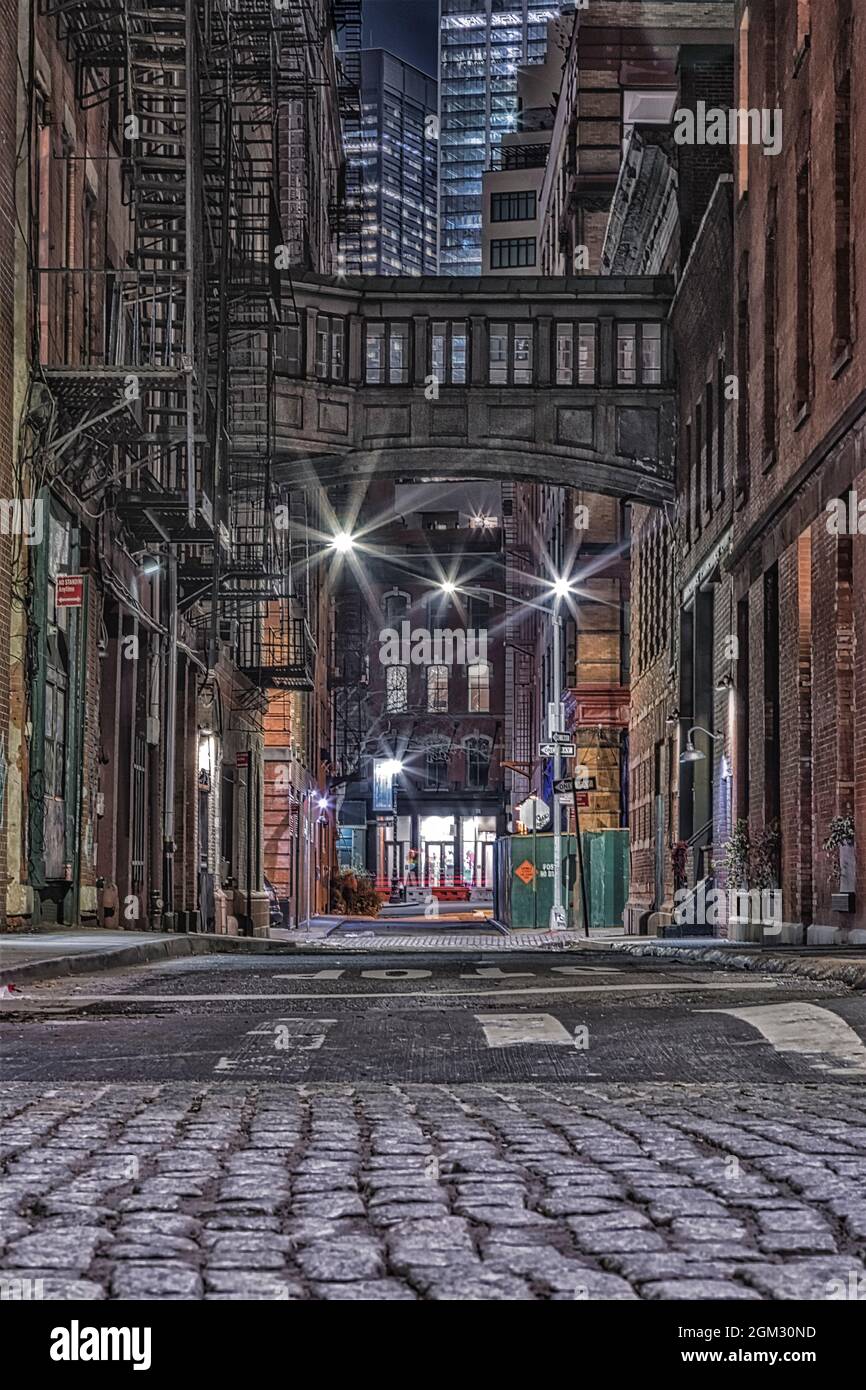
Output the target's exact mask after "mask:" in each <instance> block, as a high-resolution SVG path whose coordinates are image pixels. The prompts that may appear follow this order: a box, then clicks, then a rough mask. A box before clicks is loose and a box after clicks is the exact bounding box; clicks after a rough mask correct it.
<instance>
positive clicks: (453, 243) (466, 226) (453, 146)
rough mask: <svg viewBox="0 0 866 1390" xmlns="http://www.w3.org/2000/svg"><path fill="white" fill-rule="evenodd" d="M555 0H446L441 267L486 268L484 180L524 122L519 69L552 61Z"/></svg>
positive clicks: (455, 270)
mask: <svg viewBox="0 0 866 1390" xmlns="http://www.w3.org/2000/svg"><path fill="white" fill-rule="evenodd" d="M561 8H568V7H567V6H566V7H561V6H560V4H558V3H556V2H555V0H441V5H440V21H439V103H440V104H439V112H440V132H439V139H440V149H439V222H440V234H439V272H440V274H441V275H480V274H481V178H482V175H483V173H484V170H485V169H487V168H489V167H490V166H491V164H492V163H493V162H494V161H495V159H496V156H497V152H498V147H499V143H500V141H501V139H502V136H503V135H504V134H505V133H506V132H507V131H510V130H514V129H515V128H516V125H517V69H518V67H520V66H522V65H523V64H524V63H537V62H538V63H540V62H543V61H544V57H545V53H546V51H547V21H548V20H549V19H556V18H557V17H558V15H559V14H560V12H561Z"/></svg>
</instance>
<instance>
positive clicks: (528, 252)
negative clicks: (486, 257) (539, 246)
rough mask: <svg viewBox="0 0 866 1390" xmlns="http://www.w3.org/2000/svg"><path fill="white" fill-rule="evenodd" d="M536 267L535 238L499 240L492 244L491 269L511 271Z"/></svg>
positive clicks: (520, 237)
mask: <svg viewBox="0 0 866 1390" xmlns="http://www.w3.org/2000/svg"><path fill="white" fill-rule="evenodd" d="M527 265H535V237H534V236H519V237H506V238H497V239H495V240H493V241H491V243H490V269H491V270H511V269H513V268H514V267H516V266H527Z"/></svg>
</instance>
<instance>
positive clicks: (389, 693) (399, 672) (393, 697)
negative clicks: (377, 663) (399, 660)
mask: <svg viewBox="0 0 866 1390" xmlns="http://www.w3.org/2000/svg"><path fill="white" fill-rule="evenodd" d="M385 689H386V699H385V705H386V708H387V710H388V713H389V714H402V713H403V712H404V711H405V710H407V709H408V708H409V667H408V666H389V667H388V668H387V671H386V674H385Z"/></svg>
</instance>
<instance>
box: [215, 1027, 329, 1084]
mask: <svg viewBox="0 0 866 1390" xmlns="http://www.w3.org/2000/svg"><path fill="white" fill-rule="evenodd" d="M336 1022H337V1020H336V1019H335V1018H305V1017H303V1016H300V1017H298V1018H275V1019H269V1020H268V1022H267V1023H260V1024H259V1025H258V1027H257V1028H251V1029H250V1031H249V1032H248V1033H246V1034H245V1035H244V1036H245V1037H246V1038H247V1039H251V1041H247V1042H244V1043H242V1044H241V1046H240V1047H239V1048H238V1050H237V1052H235V1053H234V1054H233V1055H232V1056H231V1057H220V1059H219V1061H218V1062H217V1063H216V1065H215V1067H214V1071H215V1072H228V1071H236V1070H237V1068H238V1067H240V1066H244V1067H255V1068H256V1069H257V1070H259V1071H265V1072H275V1073H278V1072H280V1071H282V1069H283V1061H284V1059H285V1058H286V1057H295V1056H296V1055H297V1053H299V1052H318V1051H319V1049H320V1048H321V1047H322V1046H323V1045H324V1042H325V1039H326V1038H327V1036H328V1033H329V1031H330V1030H331V1028H333V1026H334V1024H335V1023H336Z"/></svg>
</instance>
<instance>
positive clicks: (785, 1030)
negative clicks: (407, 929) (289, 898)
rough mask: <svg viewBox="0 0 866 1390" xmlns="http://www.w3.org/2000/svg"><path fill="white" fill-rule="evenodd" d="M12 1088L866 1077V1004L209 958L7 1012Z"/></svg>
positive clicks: (667, 977) (545, 960)
mask: <svg viewBox="0 0 866 1390" xmlns="http://www.w3.org/2000/svg"><path fill="white" fill-rule="evenodd" d="M0 1009H2V1023H0V1028H2V1032H0V1038H2V1045H3V1047H2V1066H3V1075H4V1077H5V1079H6V1080H7V1081H11V1080H16V1079H20V1080H24V1079H27V1080H40V1081H61V1080H75V1081H85V1080H86V1081H151V1080H171V1081H189V1080H209V1079H214V1078H217V1079H218V1078H220V1077H226V1078H227V1077H232V1078H234V1079H237V1080H251V1081H252V1080H259V1079H262V1080H269V1081H277V1082H279V1081H283V1082H293V1083H298V1082H354V1081H375V1082H413V1083H420V1082H429V1083H448V1084H464V1083H470V1082H478V1081H490V1082H517V1081H537V1080H550V1081H629V1082H636V1081H686V1082H701V1081H743V1082H760V1081H776V1082H784V1081H795V1080H799V1081H815V1080H819V1079H820V1078H821V1077H822V1076H824V1077H828V1076H833V1077H834V1078H835V1079H841V1080H845V1081H851V1082H862V1081H863V1080H864V1079H866V998H864V997H863V996H862V995H857V994H854V993H852V992H850V991H847V990H845V989H843V988H838V989H835V988H834V989H827V988H826V987H822V986H819V985H809V984H804V983H802V982H797V983H796V984H795V985H794V984H792V983H790V982H788V981H784V980H780V979H778V978H777V977H770V976H768V977H765V978H762V977H760V976H753V975H748V976H745V975H735V974H732V973H731V972H728V971H724V970H715V971H714V970H708V969H704V970H693V969H690V968H689V967H688V966H687V965H685V964H680V963H673V962H665V963H664V965H663V967H662V966H660V964H659V963H658V962H650V961H637V960H630V959H627V958H626V957H624V956H622V955H616V956H615V955H612V954H611V955H604V954H602V953H599V954H598V955H597V956H595V955H594V956H592V957H586V956H583V955H581V957H580V959H579V961H577V960H575V959H574V958H571V959H569V958H567V957H566V956H564V955H562V954H560V953H556V954H550V953H536V954H534V955H533V954H530V953H527V954H525V955H523V954H514V953H509V955H508V957H507V959H503V956H502V955H497V956H494V955H493V954H492V953H491V954H489V955H487V956H485V955H483V954H479V955H470V954H466V953H461V954H458V953H454V954H453V955H448V954H447V953H443V952H439V953H437V954H436V956H435V957H431V955H430V954H429V953H427V954H423V953H419V954H418V955H408V954H406V953H401V954H399V955H398V954H396V953H394V954H392V955H387V954H369V955H368V954H363V955H361V956H359V955H358V953H357V952H352V953H351V954H349V953H347V954H346V955H330V954H329V955H327V956H322V955H321V954H315V953H311V954H310V955H309V956H294V957H289V956H285V957H277V958H263V957H253V958H249V957H228V956H222V957H219V956H218V957H213V956H206V957H194V958H191V959H185V960H182V961H173V962H166V963H165V964H161V965H156V966H148V967H144V968H141V967H139V968H136V969H132V970H128V971H123V972H120V971H112V972H110V973H106V974H100V975H94V976H88V977H84V978H81V979H78V980H76V981H74V982H70V981H68V980H63V981H55V982H52V983H46V984H43V985H31V986H30V987H29V988H25V989H24V990H23V991H22V995H21V997H20V998H19V999H17V1000H16V1001H15V1002H14V1003H13V1004H11V1005H10V1004H4V1005H0Z"/></svg>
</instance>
